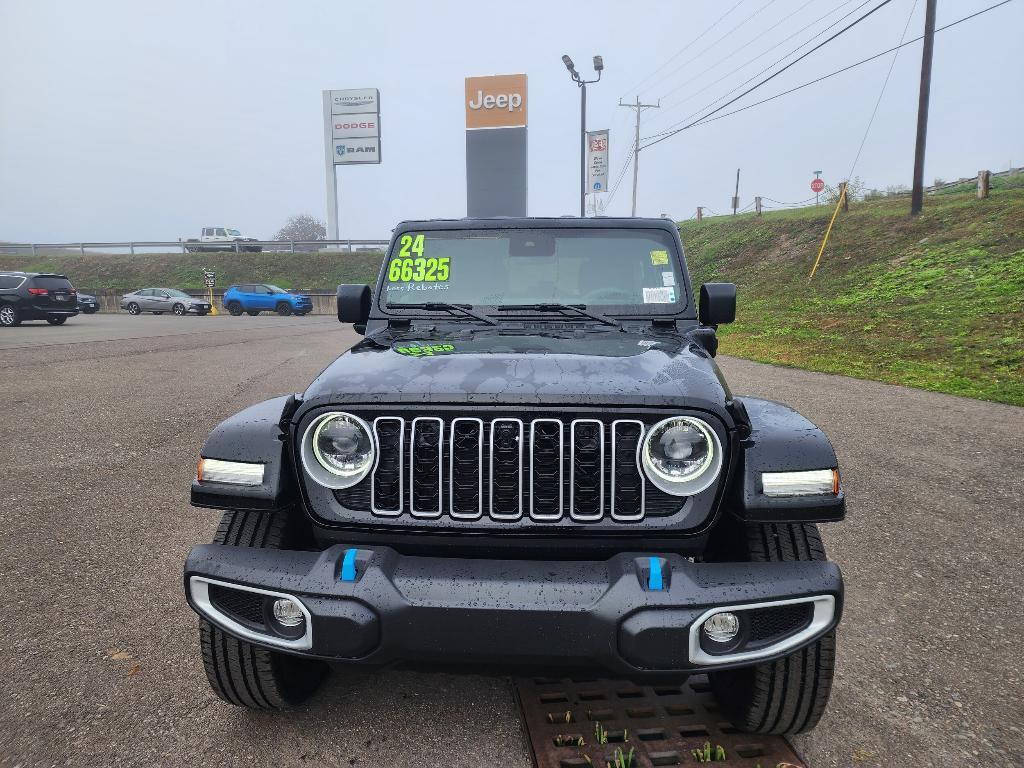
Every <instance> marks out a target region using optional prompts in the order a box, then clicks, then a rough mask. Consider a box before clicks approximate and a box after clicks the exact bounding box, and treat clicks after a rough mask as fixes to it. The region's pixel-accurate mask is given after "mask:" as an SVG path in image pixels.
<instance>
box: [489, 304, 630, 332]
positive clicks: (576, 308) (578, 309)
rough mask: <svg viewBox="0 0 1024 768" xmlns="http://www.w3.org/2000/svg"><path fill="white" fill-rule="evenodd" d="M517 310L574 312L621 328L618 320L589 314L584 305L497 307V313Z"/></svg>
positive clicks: (510, 305) (511, 305)
mask: <svg viewBox="0 0 1024 768" xmlns="http://www.w3.org/2000/svg"><path fill="white" fill-rule="evenodd" d="M517 309H523V310H533V311H535V312H575V313H576V314H578V315H582V316H583V317H589V318H590V319H591V320H597V321H598V322H599V323H604V324H605V325H614V326H615V327H616V328H621V327H622V323H620V322H619V321H618V320H612V319H611V318H610V317H605V316H604V315H599V314H597V312H591V311H590V310H589V309H587V305H586V304H502V305H500V306H499V307H498V311H499V312H509V311H514V310H517Z"/></svg>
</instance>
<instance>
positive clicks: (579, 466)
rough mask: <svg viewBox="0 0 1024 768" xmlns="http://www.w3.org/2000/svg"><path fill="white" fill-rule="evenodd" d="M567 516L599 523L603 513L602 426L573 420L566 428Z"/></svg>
mask: <svg viewBox="0 0 1024 768" xmlns="http://www.w3.org/2000/svg"><path fill="white" fill-rule="evenodd" d="M569 441H570V445H571V447H570V450H569V456H570V469H569V514H570V515H571V516H572V518H573V519H574V520H600V519H601V516H602V515H603V513H604V424H602V423H601V422H600V421H598V420H597V419H577V420H576V421H574V422H572V424H571V425H570V427H569Z"/></svg>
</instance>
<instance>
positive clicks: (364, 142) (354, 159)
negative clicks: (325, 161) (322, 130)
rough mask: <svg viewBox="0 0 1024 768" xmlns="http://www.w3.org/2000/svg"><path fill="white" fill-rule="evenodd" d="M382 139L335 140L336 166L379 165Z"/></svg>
mask: <svg viewBox="0 0 1024 768" xmlns="http://www.w3.org/2000/svg"><path fill="white" fill-rule="evenodd" d="M379 162H380V139H378V138H376V137H366V138H355V139H334V164H335V165H351V164H352V163H379Z"/></svg>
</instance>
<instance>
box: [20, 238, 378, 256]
mask: <svg viewBox="0 0 1024 768" xmlns="http://www.w3.org/2000/svg"><path fill="white" fill-rule="evenodd" d="M388 242H389V241H387V240H253V241H246V242H242V241H236V242H230V243H201V242H198V241H189V240H135V241H129V242H120V243H87V242H81V243H0V253H24V252H26V251H27V252H29V253H31V254H32V255H33V256H36V255H38V254H39V253H40V252H44V253H53V252H55V251H56V252H74V251H78V252H79V253H81V254H85V252H86V251H87V250H89V251H104V252H107V253H113V252H118V251H128V252H129V253H137V252H139V251H150V252H154V251H155V252H159V253H170V252H180V253H217V252H221V253H228V252H231V251H234V252H236V253H248V252H253V251H254V249H257V248H258V249H259V250H260V251H261V252H272V253H295V252H300V253H309V252H316V251H348V252H354V251H382V250H384V249H385V248H387V247H388Z"/></svg>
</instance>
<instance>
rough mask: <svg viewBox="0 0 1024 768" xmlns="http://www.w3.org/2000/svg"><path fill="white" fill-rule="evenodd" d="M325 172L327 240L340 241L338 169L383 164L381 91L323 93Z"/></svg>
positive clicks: (361, 89)
mask: <svg viewBox="0 0 1024 768" xmlns="http://www.w3.org/2000/svg"><path fill="white" fill-rule="evenodd" d="M323 103H324V170H325V171H326V174H327V239H328V240H337V239H338V176H337V168H338V166H339V165H367V164H376V163H379V162H380V91H378V90H377V89H376V88H350V89H347V90H343V91H324V92H323Z"/></svg>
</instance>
